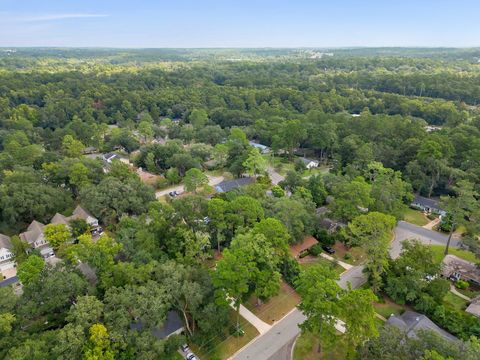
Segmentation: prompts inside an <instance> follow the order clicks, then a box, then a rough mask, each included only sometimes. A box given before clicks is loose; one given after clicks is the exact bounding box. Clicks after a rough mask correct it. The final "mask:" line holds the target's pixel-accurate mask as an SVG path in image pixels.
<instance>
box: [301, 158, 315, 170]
mask: <svg viewBox="0 0 480 360" xmlns="http://www.w3.org/2000/svg"><path fill="white" fill-rule="evenodd" d="M301 160H302V161H303V163H304V164H305V166H306V167H307V169H313V168H316V167H318V164H319V163H318V161H317V160H311V159H307V158H304V157H302V158H301Z"/></svg>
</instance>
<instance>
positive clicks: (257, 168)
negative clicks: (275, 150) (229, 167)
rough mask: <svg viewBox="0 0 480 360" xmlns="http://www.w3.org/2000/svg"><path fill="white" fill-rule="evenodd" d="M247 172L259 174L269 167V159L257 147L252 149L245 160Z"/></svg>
mask: <svg viewBox="0 0 480 360" xmlns="http://www.w3.org/2000/svg"><path fill="white" fill-rule="evenodd" d="M243 166H244V167H245V169H246V170H247V174H249V175H251V176H257V175H260V174H263V173H265V171H266V169H267V160H266V159H265V158H264V157H263V156H262V154H260V151H259V150H258V149H257V148H253V149H252V150H250V152H249V154H248V158H247V159H246V160H245V161H244V162H243Z"/></svg>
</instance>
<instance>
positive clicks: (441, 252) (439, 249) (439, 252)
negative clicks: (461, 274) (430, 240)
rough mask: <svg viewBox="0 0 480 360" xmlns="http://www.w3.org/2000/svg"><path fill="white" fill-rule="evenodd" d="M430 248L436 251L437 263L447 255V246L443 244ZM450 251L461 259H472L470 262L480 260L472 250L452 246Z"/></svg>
mask: <svg viewBox="0 0 480 360" xmlns="http://www.w3.org/2000/svg"><path fill="white" fill-rule="evenodd" d="M430 248H431V249H432V251H433V253H434V257H435V261H436V262H437V263H441V262H442V260H443V258H444V257H445V246H443V245H431V246H430ZM448 253H449V254H451V255H455V256H458V257H459V258H461V259H464V260H467V261H470V262H473V263H477V262H479V261H480V259H478V258H477V257H476V256H475V254H474V253H472V252H471V251H467V250H460V249H454V248H450V249H449V250H448Z"/></svg>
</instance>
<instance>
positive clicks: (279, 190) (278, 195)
mask: <svg viewBox="0 0 480 360" xmlns="http://www.w3.org/2000/svg"><path fill="white" fill-rule="evenodd" d="M272 195H273V196H275V197H276V198H281V197H284V196H285V191H284V190H283V189H282V188H281V187H280V186H278V185H275V186H274V187H272Z"/></svg>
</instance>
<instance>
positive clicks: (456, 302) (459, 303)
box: [443, 291, 468, 310]
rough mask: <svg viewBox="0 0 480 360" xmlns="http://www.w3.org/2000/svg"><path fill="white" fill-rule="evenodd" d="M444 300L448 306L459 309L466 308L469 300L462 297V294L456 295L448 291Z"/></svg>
mask: <svg viewBox="0 0 480 360" xmlns="http://www.w3.org/2000/svg"><path fill="white" fill-rule="evenodd" d="M443 302H444V304H445V305H447V306H451V307H452V308H454V309H457V310H465V309H466V308H467V306H468V301H467V300H465V299H462V298H461V297H460V296H458V295H455V294H454V293H452V292H450V291H449V292H448V293H447V295H445V297H444V298H443Z"/></svg>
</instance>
